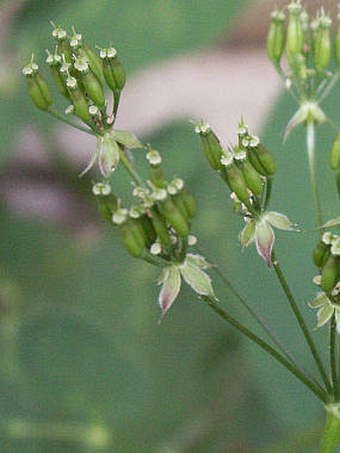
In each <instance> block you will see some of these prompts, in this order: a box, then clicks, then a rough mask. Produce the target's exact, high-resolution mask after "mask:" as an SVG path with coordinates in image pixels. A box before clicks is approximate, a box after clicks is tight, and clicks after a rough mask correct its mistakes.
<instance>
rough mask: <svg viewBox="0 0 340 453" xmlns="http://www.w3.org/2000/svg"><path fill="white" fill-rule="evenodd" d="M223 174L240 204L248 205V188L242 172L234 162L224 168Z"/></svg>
mask: <svg viewBox="0 0 340 453" xmlns="http://www.w3.org/2000/svg"><path fill="white" fill-rule="evenodd" d="M224 174H225V177H226V181H227V184H228V186H229V188H230V190H231V191H232V192H234V193H235V195H236V196H237V198H238V199H239V200H240V201H242V203H244V204H245V205H248V204H249V193H248V187H247V183H246V181H245V179H244V176H243V173H242V171H241V170H240V169H239V168H238V167H237V166H236V165H235V163H234V162H232V163H230V164H229V165H228V166H226V167H225V170H224Z"/></svg>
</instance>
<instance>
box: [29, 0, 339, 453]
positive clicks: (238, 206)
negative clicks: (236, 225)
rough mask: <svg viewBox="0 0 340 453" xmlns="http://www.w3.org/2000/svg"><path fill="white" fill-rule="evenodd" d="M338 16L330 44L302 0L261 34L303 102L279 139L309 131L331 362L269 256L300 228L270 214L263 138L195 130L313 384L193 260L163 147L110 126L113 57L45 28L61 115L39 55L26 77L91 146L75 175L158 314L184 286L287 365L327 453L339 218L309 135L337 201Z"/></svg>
mask: <svg viewBox="0 0 340 453" xmlns="http://www.w3.org/2000/svg"><path fill="white" fill-rule="evenodd" d="M337 20H338V26H337V30H336V36H333V35H332V31H331V24H332V21H331V18H330V16H329V15H328V14H326V12H325V11H324V10H323V9H321V10H320V11H318V12H317V14H316V16H315V17H314V18H312V19H310V18H309V16H308V14H307V12H306V11H305V9H304V8H303V6H302V4H301V3H300V1H299V0H297V1H292V2H291V3H290V4H289V5H288V6H287V8H285V9H282V10H276V11H274V12H273V13H272V17H271V23H270V27H269V32H268V38H267V52H268V56H269V58H270V60H271V61H272V63H273V65H274V67H275V68H276V70H277V71H278V73H279V75H280V77H282V79H283V81H284V84H285V86H286V88H287V89H288V91H289V92H290V93H291V95H292V96H293V97H294V98H295V100H296V101H297V105H298V106H297V110H296V112H295V113H293V116H292V118H291V119H290V120H289V121H288V125H287V128H286V132H285V139H286V138H287V137H288V135H289V134H290V133H291V131H292V130H293V129H294V128H296V127H298V126H303V127H304V128H305V130H306V149H307V157H308V159H307V160H308V163H309V170H310V180H311V192H312V195H313V202H314V206H315V217H316V224H315V225H314V226H315V228H314V230H313V231H310V230H309V233H310V234H314V235H318V236H319V237H318V238H316V241H315V242H316V243H315V249H314V250H313V253H312V258H313V261H314V263H315V265H316V267H317V275H316V276H315V278H314V279H313V282H314V284H315V285H316V286H317V290H316V294H315V298H314V300H312V301H310V307H312V308H314V309H316V310H317V311H316V318H317V319H316V325H317V327H323V328H327V329H328V330H329V363H325V362H324V360H323V359H322V358H321V356H320V354H319V351H318V348H317V345H316V341H315V337H316V333H315V332H313V333H311V332H310V330H309V328H308V327H307V324H306V322H305V318H304V315H303V311H304V310H305V309H306V308H308V307H306V306H305V305H302V304H301V303H300V301H297V300H296V298H295V296H294V294H293V292H292V290H291V288H290V286H289V283H288V281H287V279H286V277H285V274H284V272H283V270H282V268H281V266H280V262H279V259H278V257H277V253H276V251H275V237H276V235H277V234H278V233H279V231H280V230H283V231H284V232H287V233H285V234H298V232H299V228H298V227H297V225H295V224H294V223H292V222H291V220H290V219H289V217H288V215H287V213H282V212H280V211H279V210H278V209H279V207H276V206H271V194H272V188H273V184H274V180H275V174H276V172H277V170H278V169H277V165H276V162H275V160H274V157H273V155H272V154H271V152H270V150H268V149H267V147H266V146H265V144H264V143H263V142H262V141H261V139H260V138H259V137H257V136H255V135H253V134H252V133H251V132H250V130H249V128H248V126H247V124H246V123H245V121H244V120H243V119H241V121H240V122H239V124H238V127H237V130H236V141H235V143H234V144H233V145H230V146H229V147H227V148H225V147H224V146H223V145H222V144H221V141H220V140H219V138H218V137H217V135H216V134H215V132H214V131H213V130H212V128H211V127H210V126H209V125H208V124H207V123H206V122H204V121H200V122H198V123H196V124H195V132H196V133H197V135H198V136H199V138H200V141H201V144H202V148H203V152H204V154H205V156H206V158H207V161H208V164H209V165H210V167H211V168H212V169H213V170H214V172H215V173H216V174H217V175H218V176H220V177H221V179H222V181H223V182H224V183H225V185H226V189H227V190H228V191H229V192H230V198H231V202H230V205H231V207H232V210H233V212H234V213H235V215H237V216H239V218H240V233H239V241H240V244H241V246H242V247H243V248H245V247H248V246H250V245H251V244H255V246H256V249H257V251H258V254H259V256H260V257H261V258H262V259H263V260H264V262H265V264H266V265H267V267H268V268H269V269H272V274H274V275H275V276H276V278H277V280H278V283H279V284H280V285H281V288H282V290H283V292H284V294H285V296H286V298H287V302H288V306H289V307H290V309H291V310H292V312H293V314H294V316H295V318H296V321H297V323H298V326H299V328H300V330H301V333H302V335H303V337H304V339H305V341H306V346H307V348H308V350H309V352H310V354H311V357H312V358H313V360H314V362H315V364H316V367H317V369H318V376H313V377H310V376H311V375H310V374H309V373H308V374H307V373H306V372H305V371H304V370H303V369H302V368H301V367H300V366H299V365H298V364H297V363H296V361H295V360H294V359H293V358H292V356H291V355H290V354H289V352H288V351H287V349H286V347H285V346H284V345H282V344H281V342H279V341H278V339H277V337H276V336H275V335H274V334H273V333H272V331H271V330H269V329H268V327H267V326H266V325H265V324H264V322H263V321H262V319H261V317H260V316H259V315H258V314H257V313H256V312H255V311H254V310H253V309H252V307H251V306H250V305H249V304H248V302H247V301H246V300H245V299H244V298H243V297H242V295H241V294H240V293H239V292H238V291H237V289H236V288H235V287H234V285H233V284H232V283H231V282H230V281H229V280H228V279H227V277H226V276H225V275H224V274H223V273H222V272H221V271H220V270H219V268H218V267H217V266H216V265H211V264H209V262H208V261H207V260H206V258H205V257H204V256H203V254H202V252H200V247H199V246H198V244H197V238H196V237H195V236H194V235H193V234H192V221H193V219H194V217H195V215H196V204H195V200H194V198H193V196H192V194H191V192H190V190H189V188H188V187H187V186H186V184H185V182H184V180H183V179H181V178H178V177H175V178H170V179H169V178H168V177H167V176H166V173H165V170H164V168H163V165H162V157H161V154H160V153H159V151H157V150H155V149H153V148H152V146H151V145H144V144H142V142H141V141H140V140H139V139H138V138H137V137H136V136H135V135H134V134H133V133H131V132H130V131H123V130H118V129H116V128H115V120H116V117H117V113H118V109H119V103H120V97H121V93H122V90H123V89H124V86H125V71H124V67H123V65H122V63H121V61H120V59H119V57H118V54H117V51H116V49H115V48H113V47H108V48H98V52H97V51H95V50H93V49H92V48H91V47H90V46H89V45H88V44H87V43H86V42H85V41H84V39H83V37H82V35H81V34H79V33H77V32H76V31H75V30H74V29H73V30H72V33H71V34H69V33H68V32H67V31H66V30H64V29H63V28H61V27H58V26H56V25H54V24H52V26H53V31H52V36H53V38H54V39H55V44H54V48H53V50H52V51H47V58H46V63H47V65H48V66H49V70H50V72H51V75H52V78H53V81H54V84H55V87H56V90H57V92H59V94H60V96H63V97H64V99H65V112H60V111H58V110H57V109H56V108H55V107H54V103H53V96H54V95H53V96H52V93H51V90H50V87H49V86H48V83H47V82H46V80H45V78H44V77H43V75H42V73H41V71H40V69H39V66H38V64H37V63H36V62H35V59H34V56H32V59H31V61H30V63H29V64H28V65H26V66H25V67H24V69H23V74H24V75H25V76H26V79H27V82H28V89H29V93H30V95H31V98H32V100H33V102H34V104H35V105H36V107H38V108H39V109H40V110H42V111H45V112H47V113H49V114H51V115H53V116H54V117H56V118H58V119H59V120H61V121H64V122H65V123H67V124H69V125H71V126H73V127H75V128H77V129H80V130H82V131H83V132H85V133H88V134H91V135H94V136H95V137H96V138H97V146H96V149H95V150H94V152H93V155H92V158H91V160H90V162H89V164H88V165H87V167H86V168H85V169H83V171H82V172H81V174H80V177H81V176H82V175H83V174H85V173H87V172H89V171H92V172H93V180H94V182H93V185H92V195H93V196H94V197H95V198H96V199H97V202H98V208H99V212H100V213H101V215H102V216H103V218H104V219H105V220H106V221H107V222H108V223H109V225H110V226H111V228H113V229H114V231H115V232H116V234H117V235H118V236H119V237H120V239H121V241H122V244H123V245H124V247H125V248H126V250H127V251H128V252H129V253H130V255H132V256H133V257H135V258H138V259H140V260H142V261H145V262H146V263H149V264H151V265H153V266H155V267H156V268H158V270H159V274H160V276H159V281H158V283H159V284H160V285H161V290H160V293H159V298H158V302H159V305H160V307H161V318H163V317H164V316H165V315H166V313H167V312H168V310H169V309H170V307H171V306H172V304H173V303H174V302H175V300H176V298H177V297H178V295H179V293H180V289H181V284H182V281H184V282H185V283H186V284H188V285H189V286H190V287H191V288H192V290H193V291H194V292H195V293H196V294H197V296H198V297H199V298H200V299H201V300H202V301H204V302H205V303H206V304H207V305H208V306H209V307H210V308H211V309H212V310H213V311H214V312H215V313H216V314H217V315H218V316H219V317H220V318H222V319H223V320H224V321H226V322H227V323H229V324H230V325H232V326H233V327H234V328H236V329H237V330H238V331H239V332H241V333H242V334H243V335H245V336H246V337H248V338H249V339H250V340H251V341H253V342H254V343H256V344H257V345H258V346H259V347H260V348H261V349H262V350H264V351H265V352H267V353H268V354H269V355H270V356H271V357H272V358H273V359H275V360H276V361H278V362H279V363H280V364H281V365H283V366H284V367H285V368H286V369H287V370H288V371H289V372H290V373H291V374H292V375H293V376H294V377H295V378H296V379H298V380H299V381H300V382H301V383H302V384H304V385H305V386H306V387H307V388H308V389H309V390H310V391H311V393H312V394H313V395H314V396H315V397H316V398H318V399H319V400H320V402H321V403H322V405H323V406H324V408H325V410H326V414H327V420H326V425H325V429H324V433H323V436H322V439H321V443H320V451H321V452H324V453H325V452H335V451H336V449H337V446H338V445H339V442H340V339H339V335H340V236H339V235H338V234H337V231H339V227H340V217H339V211H338V206H337V207H334V216H333V218H332V219H328V220H327V221H326V222H325V221H324V220H323V218H322V200H321V198H320V194H319V191H318V184H317V174H316V166H315V152H316V145H315V130H316V128H317V126H319V125H320V124H323V123H326V124H327V123H328V124H329V126H330V127H333V128H335V129H336V131H337V134H336V137H335V140H334V144H333V147H332V149H331V150H330V157H329V163H330V174H331V172H332V173H334V176H335V181H336V184H335V190H337V191H338V194H339V195H340V132H339V130H338V128H337V126H336V125H334V124H333V122H332V120H331V119H330V118H328V117H327V114H326V112H324V111H323V108H322V101H323V100H324V99H325V98H326V96H327V95H328V94H329V93H330V92H331V90H332V89H333V88H334V87H335V85H336V82H337V79H338V78H339V73H340V26H339V23H340V16H339V17H338V18H337ZM135 149H140V151H138V152H142V153H144V154H145V159H146V161H147V165H148V168H149V175H148V177H147V179H145V178H143V177H142V176H141V174H140V172H139V171H138V168H136V165H135V163H134V160H133V159H132V154H131V153H132V151H134V150H135ZM118 165H121V166H122V167H124V169H125V170H126V176H127V178H128V180H129V182H132V185H131V187H132V189H131V191H132V193H131V194H127V193H122V194H118V193H116V192H115V190H114V188H113V187H114V186H113V185H112V181H113V180H114V172H115V170H116V168H117V166H118ZM89 190H90V189H89ZM131 200H132V201H131ZM209 269H210V271H211V272H215V275H216V277H219V278H221V279H222V280H223V282H224V283H225V284H226V286H227V288H228V294H229V295H230V294H232V295H233V296H234V297H235V298H236V299H237V300H238V301H239V302H240V303H241V304H242V305H243V306H244V307H245V308H246V309H247V310H248V312H249V314H250V315H251V316H252V318H253V319H254V321H255V322H256V323H257V324H258V325H259V326H260V327H261V328H262V330H263V334H264V335H263V336H259V335H258V334H256V333H255V332H254V331H253V330H252V328H249V327H247V326H245V325H244V324H243V322H242V321H240V320H239V319H236V318H235V317H234V316H231V315H230V313H229V311H228V309H225V308H224V307H223V306H222V305H221V304H220V303H219V301H218V298H217V297H216V295H215V292H214V289H213V284H212V280H211V277H210V276H209V275H208V273H207V271H208V270H209Z"/></svg>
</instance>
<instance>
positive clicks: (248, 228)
mask: <svg viewBox="0 0 340 453" xmlns="http://www.w3.org/2000/svg"><path fill="white" fill-rule="evenodd" d="M255 229H256V222H255V220H253V219H250V220H249V221H247V223H246V225H245V227H244V228H243V230H242V231H241V233H240V234H239V240H240V243H241V246H242V247H248V245H250V244H251V243H252V242H253V241H254V236H255Z"/></svg>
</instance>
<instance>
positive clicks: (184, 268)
mask: <svg viewBox="0 0 340 453" xmlns="http://www.w3.org/2000/svg"><path fill="white" fill-rule="evenodd" d="M179 268H180V271H181V274H182V277H183V278H184V280H185V281H186V283H187V284H188V285H189V286H190V287H191V288H192V289H193V290H194V291H195V292H196V293H197V294H199V295H200V296H210V297H213V298H214V299H215V300H217V298H216V296H215V294H214V290H213V287H212V285H211V279H210V277H209V275H207V274H206V273H205V272H203V271H202V269H200V268H198V267H197V266H195V265H194V264H193V263H192V262H191V261H190V259H189V260H187V259H186V260H185V261H184V263H183V264H181V265H180V266H179Z"/></svg>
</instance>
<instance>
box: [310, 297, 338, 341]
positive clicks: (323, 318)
mask: <svg viewBox="0 0 340 453" xmlns="http://www.w3.org/2000/svg"><path fill="white" fill-rule="evenodd" d="M309 306H310V307H311V308H317V309H318V312H317V314H316V316H317V328H319V327H322V326H324V325H325V324H327V322H328V321H330V320H331V319H332V316H333V315H335V323H336V331H337V333H338V334H340V305H338V304H333V303H332V302H331V301H330V300H329V299H328V297H327V295H326V294H325V293H322V292H320V293H318V294H317V296H316V298H315V299H314V300H313V302H311V303H310V304H309Z"/></svg>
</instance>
